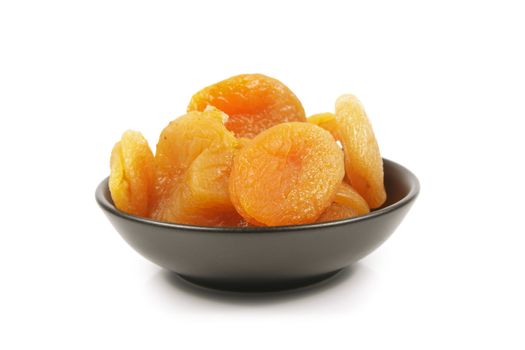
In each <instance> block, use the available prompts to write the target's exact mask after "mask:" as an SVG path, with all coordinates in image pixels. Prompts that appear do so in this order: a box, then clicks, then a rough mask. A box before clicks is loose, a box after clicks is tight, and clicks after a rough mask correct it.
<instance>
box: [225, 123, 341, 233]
mask: <svg viewBox="0 0 525 350" xmlns="http://www.w3.org/2000/svg"><path fill="white" fill-rule="evenodd" d="M343 177H344V161H343V153H342V151H341V149H340V148H339V147H338V145H337V143H336V142H335V140H334V138H333V136H332V135H330V133H329V132H327V131H326V130H323V129H322V128H320V127H318V126H316V125H312V124H309V123H301V122H291V123H283V124H279V125H276V126H273V127H271V128H270V129H268V130H265V131H263V132H261V133H260V134H259V135H257V136H256V137H255V138H254V139H253V140H252V141H251V142H250V143H249V144H247V145H246V146H244V147H243V148H242V149H241V150H239V151H238V153H237V155H236V156H235V159H234V163H233V168H232V172H231V175H230V182H229V188H230V197H231V200H232V202H233V204H234V206H235V208H236V209H237V211H238V212H239V214H241V216H242V217H244V218H245V219H246V221H247V222H249V223H251V224H254V225H263V226H264V225H266V226H278V225H295V224H306V223H311V222H315V221H316V220H317V218H318V217H319V216H320V215H321V214H322V212H323V211H324V210H325V209H326V208H328V207H329V206H330V204H331V203H332V200H333V198H334V196H335V193H336V191H337V188H338V187H339V184H340V183H341V181H342V179H343Z"/></svg>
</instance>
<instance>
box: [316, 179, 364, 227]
mask: <svg viewBox="0 0 525 350" xmlns="http://www.w3.org/2000/svg"><path fill="white" fill-rule="evenodd" d="M369 212H370V208H369V207H368V204H367V203H366V201H365V200H364V198H363V197H361V195H359V193H357V191H356V190H354V189H353V188H352V187H351V186H350V185H348V184H347V183H345V182H342V183H341V185H340V186H339V188H338V190H337V194H336V195H335V198H334V201H333V203H332V204H331V205H330V206H329V207H328V209H326V210H325V211H324V212H323V214H322V215H321V216H320V217H319V219H317V222H323V221H333V220H340V219H345V218H351V217H354V216H358V215H364V214H367V213H369Z"/></svg>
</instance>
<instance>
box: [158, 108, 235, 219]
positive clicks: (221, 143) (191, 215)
mask: <svg viewBox="0 0 525 350" xmlns="http://www.w3.org/2000/svg"><path fill="white" fill-rule="evenodd" d="M227 117H228V116H227V115H226V114H224V113H223V112H221V111H219V110H217V109H215V108H208V109H207V110H206V111H204V112H190V113H188V114H186V115H184V116H182V117H180V118H177V119H175V120H174V121H172V122H171V123H170V124H169V125H168V126H167V127H166V128H165V129H164V130H163V131H162V133H161V135H160V139H159V142H158V144H157V151H156V155H155V164H156V169H157V182H156V192H157V196H158V198H159V201H158V203H157V205H156V208H155V210H154V211H153V213H152V216H153V217H154V218H155V219H158V220H162V221H170V222H177V223H184V224H195V225H221V223H226V222H228V223H229V222H235V220H238V221H239V220H240V216H239V215H238V214H237V213H236V212H235V209H234V207H233V205H232V203H231V201H230V196H229V193H228V178H229V175H230V170H231V165H232V161H233V154H234V151H235V147H236V146H237V144H238V141H237V139H236V138H235V136H234V135H233V133H231V132H230V131H228V130H227V129H226V128H225V127H224V121H225V120H226V119H227ZM233 226H235V225H233Z"/></svg>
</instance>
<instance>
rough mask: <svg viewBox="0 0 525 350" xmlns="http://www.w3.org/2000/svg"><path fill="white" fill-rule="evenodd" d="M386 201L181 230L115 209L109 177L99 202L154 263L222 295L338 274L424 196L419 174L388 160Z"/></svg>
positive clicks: (101, 188) (369, 249)
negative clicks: (317, 216) (288, 220)
mask: <svg viewBox="0 0 525 350" xmlns="http://www.w3.org/2000/svg"><path fill="white" fill-rule="evenodd" d="M384 170H385V187H386V191H387V194H388V199H387V202H386V203H385V205H384V206H383V207H381V208H380V209H377V210H374V211H373V212H371V213H369V214H367V215H363V216H359V217H355V218H351V219H345V220H339V221H332V222H324V223H318V224H309V225H297V226H276V227H250V228H225V227H202V226H190V225H179V224H171V223H164V222H159V221H154V220H150V219H146V218H141V217H136V216H133V215H128V214H125V213H123V212H121V211H119V210H118V209H116V208H115V206H114V205H113V202H112V200H111V196H110V193H109V189H108V180H107V179H105V180H104V181H102V183H101V184H100V185H99V186H98V188H97V191H96V199H97V202H98V204H99V205H100V207H101V208H102V209H103V210H104V213H105V214H106V215H107V217H108V218H109V220H110V221H111V223H112V224H113V226H114V227H115V228H116V229H117V231H118V232H119V233H120V235H121V236H122V237H123V238H124V239H125V240H126V241H127V242H128V243H129V244H130V245H131V246H132V247H133V248H134V249H135V250H137V251H138V252H139V253H140V254H142V255H143V256H144V257H146V258H147V259H149V260H151V261H152V262H154V263H156V264H158V265H160V266H162V267H164V268H166V269H168V270H171V271H174V272H176V273H177V274H179V275H180V276H181V277H183V278H184V279H186V280H188V281H190V282H193V283H196V284H200V285H204V286H208V287H213V288H219V289H232V290H245V291H248V290H251V291H262V290H277V289H287V288H294V287H299V286H303V285H307V284H310V283H314V282H317V281H321V280H323V279H325V278H327V277H330V276H332V275H334V274H336V273H337V272H338V271H339V270H341V269H343V268H344V267H347V266H349V265H350V264H352V263H354V262H356V261H357V260H359V259H361V258H363V257H364V256H366V255H367V254H369V253H370V252H372V251H373V250H374V249H376V248H377V247H379V246H380V245H381V243H383V242H384V241H385V240H386V239H387V238H388V237H389V236H390V234H392V232H394V230H395V229H396V227H397V226H398V225H399V223H400V222H401V221H402V220H403V218H404V217H405V215H406V213H407V212H408V210H409V209H410V207H411V205H412V203H413V202H414V200H415V199H416V197H417V195H418V193H419V182H418V180H417V178H416V176H415V175H414V174H412V173H411V172H410V171H409V170H407V169H406V168H404V167H402V166H401V165H399V164H397V163H394V162H392V161H390V160H386V159H385V160H384Z"/></svg>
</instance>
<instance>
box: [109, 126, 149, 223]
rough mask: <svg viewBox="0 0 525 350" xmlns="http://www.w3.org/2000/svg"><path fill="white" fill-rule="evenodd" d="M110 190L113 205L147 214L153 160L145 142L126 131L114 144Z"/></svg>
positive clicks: (136, 212)
mask: <svg viewBox="0 0 525 350" xmlns="http://www.w3.org/2000/svg"><path fill="white" fill-rule="evenodd" d="M110 167H111V173H110V176H109V190H110V192H111V198H112V199H113V202H114V203H115V206H116V207H117V208H118V209H120V210H122V211H124V212H126V213H129V214H133V215H138V216H148V215H149V210H150V206H151V204H152V202H153V196H154V179H155V177H154V160H153V153H152V152H151V149H150V148H149V146H148V142H147V141H146V139H145V138H144V137H143V136H142V134H141V133H139V132H137V131H131V130H128V131H126V132H125V133H124V134H123V135H122V138H121V140H120V141H119V142H117V144H116V145H115V146H114V147H113V151H112V152H111V160H110Z"/></svg>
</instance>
